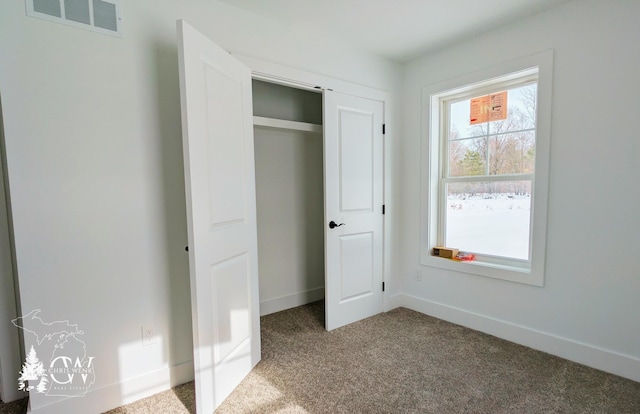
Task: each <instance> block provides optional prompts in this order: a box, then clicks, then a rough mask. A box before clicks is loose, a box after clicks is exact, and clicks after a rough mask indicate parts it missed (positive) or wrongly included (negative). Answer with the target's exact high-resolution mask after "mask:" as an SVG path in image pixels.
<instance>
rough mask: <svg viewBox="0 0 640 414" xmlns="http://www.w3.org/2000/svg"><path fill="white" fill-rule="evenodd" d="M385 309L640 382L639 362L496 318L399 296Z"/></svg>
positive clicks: (409, 296) (629, 356)
mask: <svg viewBox="0 0 640 414" xmlns="http://www.w3.org/2000/svg"><path fill="white" fill-rule="evenodd" d="M389 301H390V307H389V309H393V308H397V307H401V306H402V307H405V308H408V309H412V310H415V311H417V312H420V313H424V314H426V315H429V316H433V317H435V318H438V319H442V320H445V321H448V322H452V323H455V324H457V325H462V326H465V327H467V328H471V329H474V330H476V331H480V332H484V333H487V334H490V335H493V336H497V337H498V338H502V339H506V340H507V341H511V342H515V343H517V344H520V345H524V346H527V347H529V348H533V349H536V350H539V351H542V352H546V353H548V354H551V355H555V356H558V357H561V358H564V359H568V360H570V361H573V362H577V363H579V364H583V365H586V366H589V367H592V368H596V369H599V370H602V371H605V372H609V373H611V374H615V375H619V376H621V377H624V378H628V379H630V380H633V381H638V382H640V359H638V358H636V357H633V356H631V355H624V354H621V353H618V352H615V351H611V350H607V349H603V348H599V347H597V346H593V345H589V344H585V343H582V342H578V341H574V340H572V339H568V338H563V337H560V336H557V335H553V334H550V333H547V332H542V331H538V330H536V329H531V328H528V327H526V326H521V325H517V324H514V323H511V322H507V321H503V320H500V319H495V318H491V317H488V316H485V315H480V314H477V313H473V312H469V311H467V310H464V309H460V308H455V307H452V306H448V305H445V304H442V303H438V302H433V301H430V300H426V299H422V298H418V297H415V296H411V295H406V294H400V295H396V296H394V297H393V298H390V299H389Z"/></svg>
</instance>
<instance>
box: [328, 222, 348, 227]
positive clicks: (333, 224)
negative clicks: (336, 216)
mask: <svg viewBox="0 0 640 414" xmlns="http://www.w3.org/2000/svg"><path fill="white" fill-rule="evenodd" d="M340 226H346V224H344V223H340V224H336V222H335V221H333V220H331V221H330V222H329V228H330V229H335V228H336V227H340Z"/></svg>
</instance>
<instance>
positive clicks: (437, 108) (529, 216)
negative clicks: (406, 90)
mask: <svg viewBox="0 0 640 414" xmlns="http://www.w3.org/2000/svg"><path fill="white" fill-rule="evenodd" d="M551 66H552V53H551V52H545V53H542V54H539V55H535V56H531V57H528V58H525V59H521V60H520V61H518V62H511V63H509V64H505V65H502V66H500V67H495V68H492V69H487V70H484V71H482V72H479V73H474V74H472V75H469V76H467V77H465V78H462V79H456V80H452V81H449V82H444V83H442V84H439V85H434V86H431V87H427V88H425V89H424V90H423V99H424V101H423V102H424V105H423V110H424V113H423V116H425V118H426V119H427V122H425V125H426V126H427V128H426V130H425V131H424V138H423V139H424V141H423V144H424V145H423V148H424V152H423V161H424V168H423V175H424V177H425V178H426V179H425V180H423V182H424V185H423V188H422V201H423V203H422V218H423V220H422V221H423V224H422V238H421V250H422V251H421V262H422V264H425V265H430V266H436V267H441V268H446V269H450V270H457V271H462V272H466V273H472V274H478V275H481V276H489V277H495V278H500V279H506V280H511V281H517V282H522V283H528V284H533V285H538V286H542V284H543V280H544V253H545V237H546V205H547V187H548V161H549V155H548V154H549V142H550V137H549V130H550V113H551V111H550V103H551ZM435 246H447V247H452V248H458V249H460V250H461V251H465V252H469V253H473V254H474V255H475V260H473V261H471V262H457V261H452V260H449V259H443V258H439V257H433V256H431V251H432V249H433V247H435Z"/></svg>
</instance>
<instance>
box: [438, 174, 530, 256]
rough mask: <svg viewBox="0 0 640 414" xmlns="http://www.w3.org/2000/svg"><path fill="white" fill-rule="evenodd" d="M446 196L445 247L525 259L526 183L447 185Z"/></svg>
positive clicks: (528, 187)
mask: <svg viewBox="0 0 640 414" xmlns="http://www.w3.org/2000/svg"><path fill="white" fill-rule="evenodd" d="M446 196H447V200H446V202H447V205H446V233H445V245H446V246H447V247H453V248H457V249H460V250H462V251H466V252H473V253H479V254H486V255H492V256H499V257H505V258H513V259H524V260H528V259H529V231H530V226H529V223H530V219H531V181H530V180H526V181H497V182H481V183H470V182H467V183H451V184H448V185H447V188H446Z"/></svg>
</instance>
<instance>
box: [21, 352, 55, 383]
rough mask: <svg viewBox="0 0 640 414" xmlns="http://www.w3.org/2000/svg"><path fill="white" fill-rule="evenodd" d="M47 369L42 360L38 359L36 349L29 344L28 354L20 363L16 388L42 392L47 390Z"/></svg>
mask: <svg viewBox="0 0 640 414" xmlns="http://www.w3.org/2000/svg"><path fill="white" fill-rule="evenodd" d="M47 384H49V380H48V379H47V370H46V369H45V368H44V365H43V364H42V361H40V360H39V359H38V356H37V355H36V350H35V349H33V346H31V350H30V351H29V355H27V359H26V361H25V363H24V365H22V370H21V371H20V377H18V389H19V390H21V391H31V390H36V392H38V393H41V394H44V393H46V392H47Z"/></svg>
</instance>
